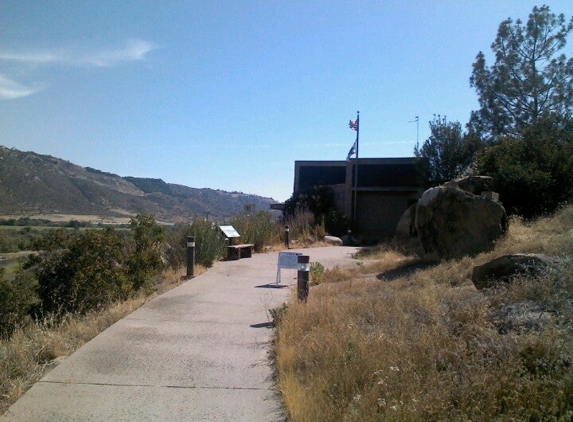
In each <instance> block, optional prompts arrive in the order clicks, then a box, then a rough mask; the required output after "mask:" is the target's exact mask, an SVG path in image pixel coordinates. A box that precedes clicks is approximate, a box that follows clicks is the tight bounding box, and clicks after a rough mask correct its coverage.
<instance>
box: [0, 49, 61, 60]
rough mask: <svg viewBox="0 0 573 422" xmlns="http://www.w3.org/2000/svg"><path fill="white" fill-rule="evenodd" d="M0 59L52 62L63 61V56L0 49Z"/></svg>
mask: <svg viewBox="0 0 573 422" xmlns="http://www.w3.org/2000/svg"><path fill="white" fill-rule="evenodd" d="M0 60H6V61H14V62H25V63H53V62H63V61H65V58H64V57H63V56H61V55H57V54H54V53H47V52H46V53H43V52H31V53H7V52H1V51H0Z"/></svg>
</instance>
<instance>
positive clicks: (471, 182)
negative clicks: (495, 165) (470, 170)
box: [444, 176, 493, 195]
mask: <svg viewBox="0 0 573 422" xmlns="http://www.w3.org/2000/svg"><path fill="white" fill-rule="evenodd" d="M444 186H446V187H448V188H457V189H461V190H463V191H466V192H469V193H473V194H474V195H481V193H482V192H491V191H492V190H493V178H492V177H490V176H466V177H462V178H459V179H454V180H451V181H449V182H447V183H445V184H444Z"/></svg>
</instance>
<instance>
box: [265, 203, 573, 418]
mask: <svg viewBox="0 0 573 422" xmlns="http://www.w3.org/2000/svg"><path fill="white" fill-rule="evenodd" d="M525 252H529V253H544V254H548V255H551V256H555V257H557V258H558V261H559V267H558V268H557V269H556V270H551V271H548V272H546V273H545V274H543V275H542V276H539V277H538V278H531V277H520V278H515V279H514V280H513V283H512V284H508V285H504V286H502V287H500V288H498V289H494V290H490V291H478V290H477V289H476V288H475V287H474V286H473V284H472V282H471V271H472V267H473V266H474V265H479V264H482V263H484V262H486V261H487V260H490V259H492V258H495V257H498V256H500V255H503V254H506V253H525ZM572 256H573V207H572V206H569V207H567V208H565V209H562V210H560V211H559V212H557V213H556V214H555V215H553V216H552V217H548V218H542V219H539V220H537V221H535V222H532V223H524V222H523V221H522V220H519V219H513V221H512V224H510V230H509V233H508V234H507V235H506V237H505V238H504V239H503V240H502V241H500V242H499V243H498V244H497V247H496V248H495V250H494V251H492V252H490V253H487V254H482V255H479V256H477V257H475V258H468V257H466V258H463V259H460V260H453V261H444V262H442V263H440V264H437V265H436V264H434V265H430V264H427V263H424V262H422V261H421V260H419V259H418V258H417V257H416V255H414V254H412V253H409V252H407V251H405V250H402V249H400V248H390V247H388V246H385V247H379V248H378V249H377V250H375V251H374V252H369V253H364V254H361V255H360V256H358V257H357V258H358V261H357V266H356V268H354V269H350V270H349V269H334V270H331V271H328V270H327V271H326V273H325V274H324V277H323V282H322V283H321V284H320V285H319V286H317V287H313V288H311V290H310V296H309V299H308V302H307V303H300V302H298V301H297V299H296V297H293V298H291V300H290V301H289V302H288V304H287V306H286V308H282V310H280V312H279V311H277V310H275V312H274V315H275V316H277V315H279V316H280V318H277V319H278V321H279V322H278V333H277V339H276V347H275V351H276V360H277V366H278V382H279V386H280V390H281V392H282V394H283V396H284V402H285V405H286V408H287V411H288V414H289V416H290V418H291V420H292V421H295V422H302V421H309V422H310V421H312V422H319V421H329V422H331V421H361V422H364V421H382V420H383V421H414V420H415V421H442V420H449V421H469V420H476V421H478V420H479V421H489V420H497V421H549V420H552V421H558V420H563V421H565V420H567V421H569V420H571V419H572V418H573V370H572V365H573V283H572V280H573V261H572Z"/></svg>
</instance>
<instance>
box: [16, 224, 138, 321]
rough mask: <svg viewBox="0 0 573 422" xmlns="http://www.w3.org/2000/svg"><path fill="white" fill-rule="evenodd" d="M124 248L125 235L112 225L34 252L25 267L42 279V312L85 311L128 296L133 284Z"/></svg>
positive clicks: (39, 281) (39, 289)
mask: <svg viewBox="0 0 573 422" xmlns="http://www.w3.org/2000/svg"><path fill="white" fill-rule="evenodd" d="M48 237H51V234H49V235H48ZM42 240H43V241H45V240H46V239H42ZM124 249H125V244H124V242H123V241H122V238H121V237H120V236H118V235H117V233H115V232H114V230H113V229H111V228H108V229H105V230H103V231H93V230H89V231H86V232H85V233H82V234H81V235H77V236H70V237H67V238H66V239H65V243H61V244H57V245H56V244H50V245H46V249H45V250H44V251H43V252H40V253H39V254H37V255H30V257H29V258H28V262H27V263H26V264H25V268H27V269H31V271H32V272H33V273H34V275H35V276H36V278H37V280H38V284H39V287H38V293H39V296H40V299H41V301H42V311H43V312H47V313H56V314H61V313H65V312H81V313H84V312H86V311H88V310H91V309H96V308H98V307H100V306H103V305H105V304H108V303H110V302H111V301H113V300H116V299H125V298H127V297H128V296H129V295H130V294H131V293H132V290H133V286H132V285H131V284H130V283H129V282H128V280H127V276H126V271H125V266H124V261H125V251H124Z"/></svg>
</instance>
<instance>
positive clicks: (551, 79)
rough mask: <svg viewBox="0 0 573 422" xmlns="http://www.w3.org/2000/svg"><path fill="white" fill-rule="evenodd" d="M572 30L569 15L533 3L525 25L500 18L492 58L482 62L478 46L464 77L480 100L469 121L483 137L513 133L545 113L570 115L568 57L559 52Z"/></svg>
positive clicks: (572, 67) (572, 86)
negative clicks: (556, 12) (492, 59)
mask: <svg viewBox="0 0 573 422" xmlns="http://www.w3.org/2000/svg"><path fill="white" fill-rule="evenodd" d="M572 29H573V18H572V19H571V20H570V21H569V22H567V21H566V19H565V16H564V15H563V14H560V15H555V14H554V13H552V12H551V11H550V9H549V7H548V6H541V7H534V8H533V11H532V13H531V14H530V15H529V18H528V20H527V23H525V24H524V23H523V22H522V21H521V20H517V21H515V22H514V21H513V20H512V19H510V18H509V19H506V20H505V21H503V22H501V24H500V25H499V29H498V32H497V37H496V38H495V41H494V42H493V44H492V45H491V49H492V50H493V52H494V53H495V63H494V64H493V65H492V66H491V67H488V66H487V65H486V59H485V55H484V54H483V53H482V52H481V51H480V52H479V53H478V55H477V57H476V61H475V63H474V64H473V72H472V76H471V78H470V84H471V86H472V87H474V88H475V89H476V91H477V94H478V97H479V104H480V109H479V110H477V111H474V112H472V116H471V120H470V126H471V127H472V128H473V129H474V130H475V131H476V132H477V133H479V134H481V136H482V137H483V138H484V139H487V140H490V141H495V140H497V138H498V137H499V136H503V135H510V136H517V137H519V136H521V134H522V132H523V130H524V129H525V128H526V127H527V126H528V125H530V124H532V123H535V122H536V121H537V119H538V118H540V117H541V116H543V115H545V114H554V115H559V116H565V117H567V116H571V113H572V110H573V58H569V59H567V57H566V56H565V54H562V53H561V54H560V51H561V50H562V49H563V48H564V47H565V44H566V37H567V34H568V33H569V32H570V31H571V30H572Z"/></svg>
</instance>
